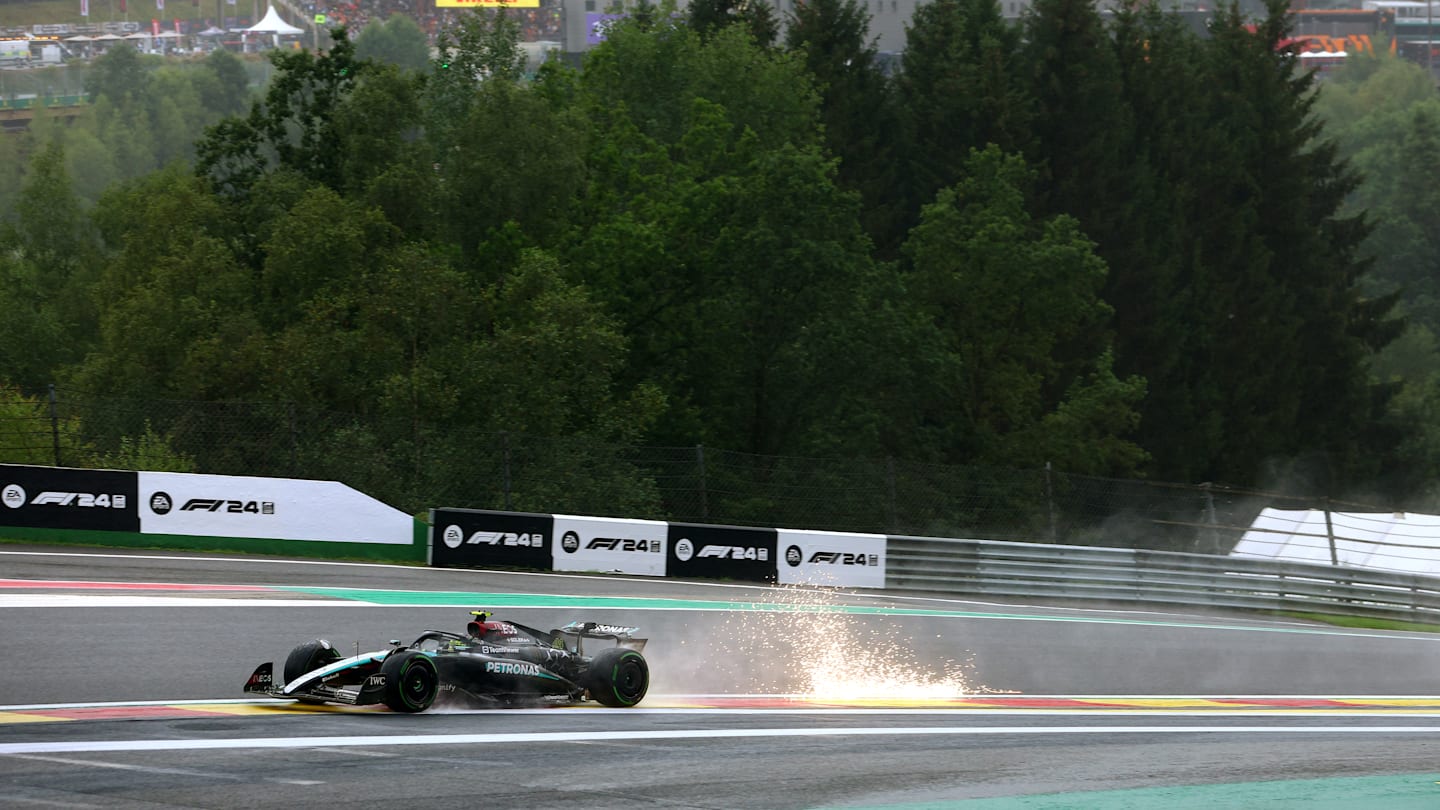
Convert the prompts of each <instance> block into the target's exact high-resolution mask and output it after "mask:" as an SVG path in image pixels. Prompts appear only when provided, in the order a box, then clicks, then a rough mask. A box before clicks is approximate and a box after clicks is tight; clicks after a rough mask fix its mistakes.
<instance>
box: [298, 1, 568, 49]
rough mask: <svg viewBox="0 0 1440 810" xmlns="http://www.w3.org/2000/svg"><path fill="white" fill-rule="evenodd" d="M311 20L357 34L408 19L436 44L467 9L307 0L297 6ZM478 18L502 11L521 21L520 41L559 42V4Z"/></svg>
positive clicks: (430, 4) (421, 3) (428, 3)
mask: <svg viewBox="0 0 1440 810" xmlns="http://www.w3.org/2000/svg"><path fill="white" fill-rule="evenodd" d="M299 5H300V7H301V8H303V9H304V10H305V12H306V13H307V14H309V15H311V19H314V15H316V14H324V15H325V24H326V25H327V26H329V25H344V26H346V27H347V28H348V29H349V30H350V32H351V34H352V35H354V34H358V33H360V32H361V31H363V30H364V29H365V26H367V25H369V24H370V22H371V21H372V20H382V21H383V20H387V19H389V18H390V17H392V16H394V15H396V14H399V15H402V16H406V17H409V18H410V19H412V20H414V21H415V22H416V24H418V25H419V26H420V30H422V31H424V32H425V33H426V35H427V36H429V37H430V44H432V45H433V44H435V41H436V38H437V37H438V36H439V34H440V32H441V31H442V30H444V29H445V28H447V27H450V26H453V25H454V24H455V22H456V17H457V16H458V15H459V14H460V13H462V12H468V11H469V9H456V8H436V6H435V0H307V1H306V2H304V3H301V4H299ZM475 11H477V12H478V13H481V14H494V13H498V12H500V11H503V12H504V13H506V14H509V15H511V16H514V17H517V18H518V19H519V21H520V38H521V39H522V40H524V41H525V42H536V41H539V40H558V39H560V35H561V18H560V13H561V12H560V0H540V7H539V8H513V7H511V8H505V9H490V8H478V9H475Z"/></svg>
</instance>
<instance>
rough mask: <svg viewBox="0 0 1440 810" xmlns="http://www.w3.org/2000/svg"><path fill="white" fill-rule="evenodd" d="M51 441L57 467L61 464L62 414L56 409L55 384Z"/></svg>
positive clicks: (52, 385) (52, 401)
mask: <svg viewBox="0 0 1440 810" xmlns="http://www.w3.org/2000/svg"><path fill="white" fill-rule="evenodd" d="M50 440H51V441H52V442H54V444H55V466H56V467H59V466H62V465H61V463H60V413H59V410H58V409H57V408H56V407H55V384H54V383H51V384H50Z"/></svg>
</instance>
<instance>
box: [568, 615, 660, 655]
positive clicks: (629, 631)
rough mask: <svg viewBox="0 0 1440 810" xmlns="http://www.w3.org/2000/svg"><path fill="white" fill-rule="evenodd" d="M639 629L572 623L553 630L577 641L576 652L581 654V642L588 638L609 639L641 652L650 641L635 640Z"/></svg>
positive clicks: (595, 623) (591, 623)
mask: <svg viewBox="0 0 1440 810" xmlns="http://www.w3.org/2000/svg"><path fill="white" fill-rule="evenodd" d="M639 629H640V628H638V627H624V626H622V625H618V624H600V623H598V622H570V623H569V624H567V625H565V626H564V627H557V628H555V629H554V630H551V631H550V632H551V633H554V634H555V635H562V636H571V637H573V638H574V639H575V651H576V652H581V651H582V650H581V640H582V639H587V638H598V639H609V640H611V641H614V642H615V644H616V645H617V646H620V647H627V648H629V649H632V650H635V651H636V652H640V651H642V650H644V649H645V642H647V641H649V639H644V638H635V635H634V634H635V631H637V630H639Z"/></svg>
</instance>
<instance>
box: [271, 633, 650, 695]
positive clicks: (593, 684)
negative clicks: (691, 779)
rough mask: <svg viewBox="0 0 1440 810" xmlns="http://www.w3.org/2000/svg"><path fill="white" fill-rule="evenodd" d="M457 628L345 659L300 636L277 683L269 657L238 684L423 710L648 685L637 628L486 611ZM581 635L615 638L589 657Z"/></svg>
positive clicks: (635, 691)
mask: <svg viewBox="0 0 1440 810" xmlns="http://www.w3.org/2000/svg"><path fill="white" fill-rule="evenodd" d="M470 615H471V616H474V617H475V619H474V620H473V621H471V622H469V623H468V624H467V625H466V628H465V634H464V635H461V634H459V633H448V632H445V631H443V630H426V631H425V632H424V633H422V634H420V637H419V638H417V639H416V640H415V641H414V642H412V643H411V644H408V645H402V644H401V643H400V642H399V641H392V642H390V649H388V650H378V651H376V652H370V653H364V654H362V655H356V656H353V657H350V658H345V657H343V656H342V655H341V654H340V653H339V652H338V651H337V650H336V649H335V647H334V645H332V644H331V643H330V642H329V641H326V640H325V639H315V640H313V641H307V642H305V643H304V644H301V645H300V646H298V647H296V648H295V649H294V650H292V651H291V652H290V656H289V657H288V658H286V659H285V669H284V672H283V675H284V682H283V683H276V681H275V673H274V666H275V665H274V663H265V664H261V665H260V666H259V667H256V669H255V673H254V674H253V675H251V676H250V680H249V681H247V682H246V683H245V691H246V692H259V693H263V694H266V695H270V696H271V697H278V698H291V699H294V700H298V701H300V702H302V703H344V704H349V705H367V704H374V703H384V704H385V705H386V706H389V707H390V708H391V709H393V710H395V711H397V712H423V711H425V710H426V709H428V708H430V705H431V704H432V703H434V702H435V699H436V698H437V697H438V696H439V695H440V694H441V693H454V695H455V697H458V698H461V699H464V700H467V701H468V702H469V703H471V704H476V705H488V706H516V705H547V704H572V703H579V702H581V701H584V700H585V699H587V698H588V699H590V700H594V701H596V702H598V703H600V704H602V705H604V706H610V707H616V708H618V707H624V706H634V705H635V704H637V703H639V702H640V700H641V699H642V698H644V697H645V692H646V690H647V689H649V688H650V667H649V665H648V664H647V663H646V662H645V657H644V656H643V655H642V654H641V651H642V650H644V648H645V641H646V640H645V639H637V638H635V637H634V636H633V635H632V634H633V633H634V632H635V631H636V630H637V629H638V628H635V627H619V626H615V625H607V624H597V623H595V622H571V623H570V624H567V625H565V626H564V627H560V628H556V629H554V630H551V631H549V632H545V631H543V630H536V629H535V628H533V627H526V626H525V625H523V624H516V623H515V622H502V621H491V620H490V614H489V613H486V612H484V611H471V614H470ZM585 639H605V640H611V641H614V642H615V646H613V647H606V648H604V649H602V650H600V651H599V652H598V653H596V654H595V655H593V656H592V655H589V654H587V653H586V652H585V649H584V641H585Z"/></svg>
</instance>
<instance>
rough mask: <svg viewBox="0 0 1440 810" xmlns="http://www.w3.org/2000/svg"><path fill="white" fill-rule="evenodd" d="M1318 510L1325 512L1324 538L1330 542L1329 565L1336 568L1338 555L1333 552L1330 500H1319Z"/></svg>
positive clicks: (1333, 537) (1333, 540) (1333, 528)
mask: <svg viewBox="0 0 1440 810" xmlns="http://www.w3.org/2000/svg"><path fill="white" fill-rule="evenodd" d="M1320 508H1322V509H1324V510H1325V537H1326V539H1328V540H1329V541H1330V564H1331V565H1335V566H1338V565H1339V564H1340V555H1339V554H1338V553H1337V552H1336V551H1335V526H1334V524H1332V523H1331V522H1330V499H1329V498H1321V499H1320Z"/></svg>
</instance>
